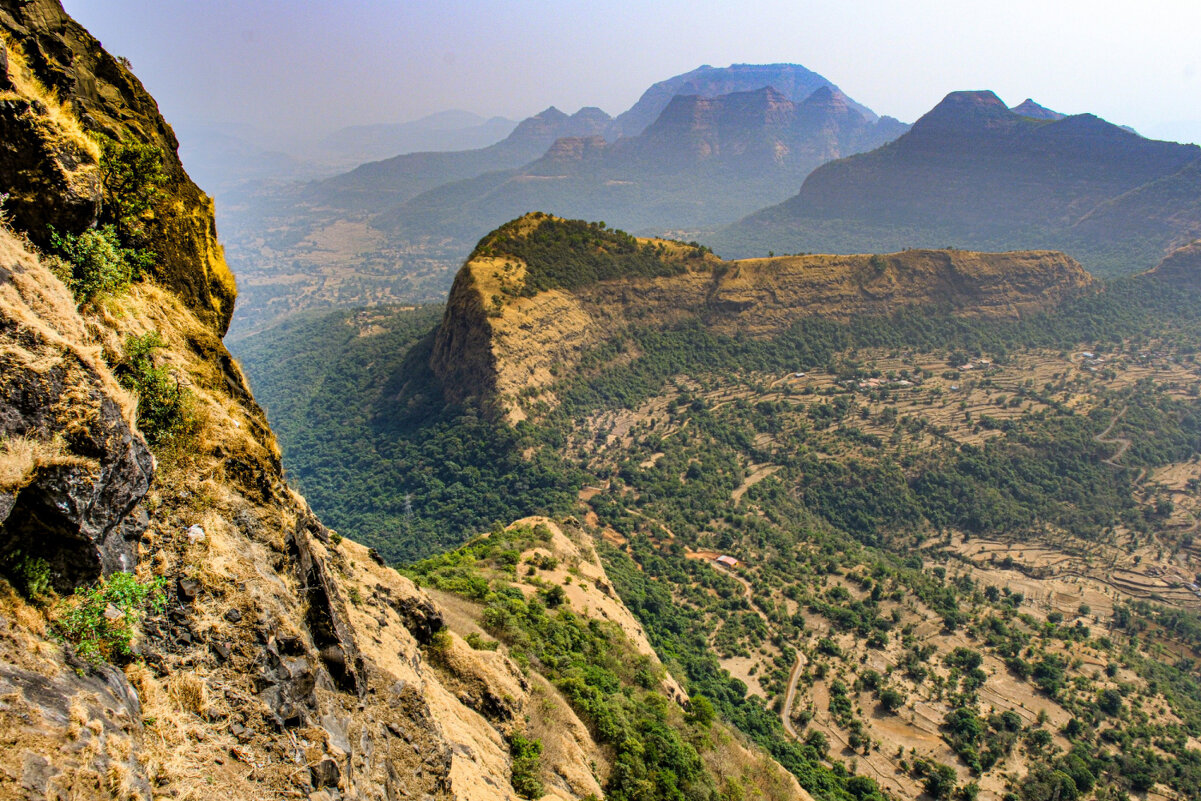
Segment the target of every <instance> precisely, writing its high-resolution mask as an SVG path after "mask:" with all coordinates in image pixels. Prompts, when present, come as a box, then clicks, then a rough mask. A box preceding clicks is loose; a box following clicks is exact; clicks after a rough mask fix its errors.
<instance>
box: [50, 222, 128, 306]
mask: <svg viewBox="0 0 1201 801" xmlns="http://www.w3.org/2000/svg"><path fill="white" fill-rule="evenodd" d="M50 245H51V247H53V248H54V250H55V252H56V255H57V256H58V257H59V264H58V266H57V267H56V268H55V270H54V272H55V274H56V275H58V277H59V278H60V279H61V280H62V282H63V283H64V284H66V285H67V287H68V288H69V289H70V290H71V292H72V294H74V295H75V300H76V301H77V302H79V303H87V302H88V301H89V300H91V299H92V298H94V297H96V296H98V295H110V294H114V293H117V292H121V291H123V290H124V289H125V288H126V287H128V286H129V285H130V283H132V282H133V281H134V280H136V279H137V278H138V277H140V276H141V274H142V270H143V269H144V268H145V267H146V266H147V256H146V254H144V253H142V252H139V251H134V250H130V249H129V248H124V247H122V246H121V240H120V237H119V236H118V235H117V230H116V228H114V227H113V226H112V225H104V226H101V227H100V228H89V229H88V230H86V231H84V232H83V233H81V234H78V235H77V234H63V235H61V236H60V235H59V233H58V232H57V231H55V230H54V229H53V228H51V229H50Z"/></svg>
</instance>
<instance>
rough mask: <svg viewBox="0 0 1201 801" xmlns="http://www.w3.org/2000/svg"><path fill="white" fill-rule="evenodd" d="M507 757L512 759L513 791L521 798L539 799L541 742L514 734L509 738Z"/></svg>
mask: <svg viewBox="0 0 1201 801" xmlns="http://www.w3.org/2000/svg"><path fill="white" fill-rule="evenodd" d="M509 755H510V756H511V757H512V759H513V774H512V778H511V779H510V781H511V782H512V784H513V789H514V790H515V791H516V792H517V794H518V795H519V796H521V797H522V798H541V797H542V777H541V773H542V742H541V741H540V740H537V739H528V738H526V737H522V736H521V735H520V734H517V733H514V734H513V736H512V737H510V738H509Z"/></svg>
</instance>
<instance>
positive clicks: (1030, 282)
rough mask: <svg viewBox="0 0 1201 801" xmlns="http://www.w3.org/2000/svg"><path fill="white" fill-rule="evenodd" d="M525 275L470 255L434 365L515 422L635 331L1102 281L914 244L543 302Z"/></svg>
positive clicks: (1031, 297) (940, 304)
mask: <svg viewBox="0 0 1201 801" xmlns="http://www.w3.org/2000/svg"><path fill="white" fill-rule="evenodd" d="M551 219H553V218H546V217H538V216H537V215H531V216H529V217H526V218H522V219H521V220H520V221H518V222H519V228H520V230H523V231H524V232H525V234H524V235H526V236H528V235H530V234H531V233H532V232H533V230H534V229H535V227H536V226H537V225H539V224H540V221H543V220H551ZM485 241H491V240H485ZM648 241H649V240H648ZM662 244H663V246H664V247H665V248H666V247H668V243H662ZM672 247H679V245H678V244H675V245H672ZM514 263H516V271H514V269H513V265H514ZM506 266H508V271H507V272H506ZM525 270H526V265H524V263H521V262H520V260H519V259H514V258H513V257H510V256H508V255H506V254H504V253H496V252H493V253H492V254H491V255H488V256H476V257H475V258H473V259H471V260H470V261H468V263H467V264H465V265H464V266H463V268H462V270H460V271H459V275H458V276H457V277H456V278H455V285H454V289H453V290H452V292H451V295H450V299H449V301H448V303H447V308H446V313H445V316H444V318H443V321H442V324H441V327H440V328H439V332H438V335H437V339H436V341H435V346H434V351H433V355H432V360H431V366H432V367H433V369H434V371H435V373H436V374H437V375H438V376H439V378H440V379H441V380H442V382H443V387H444V391H445V393H446V397H447V399H448V400H449V401H451V402H462V401H463V400H466V399H468V398H476V399H477V400H480V401H483V402H484V405H486V406H489V407H490V408H492V409H493V410H494V411H498V412H501V413H503V414H505V415H507V417H508V418H509V419H510V420H512V421H516V420H520V419H524V417H525V416H526V411H525V406H526V404H527V403H528V402H530V401H529V400H526V401H518V398H520V397H524V398H526V399H530V398H531V397H532V398H533V400H552V401H553V399H548V398H546V397H543V396H541V395H540V394H539V391H541V390H544V389H546V388H547V387H549V386H550V385H551V384H552V383H553V382H554V380H555V376H556V374H562V372H563V371H569V370H571V369H572V368H573V367H574V365H576V364H577V363H578V362H579V360H580V357H581V356H582V355H583V354H584V353H585V352H586V351H587V350H588V349H589V348H591V347H593V346H595V345H597V344H599V343H600V342H602V341H604V340H605V339H607V338H608V337H610V336H612V335H613V334H614V333H616V332H619V331H620V330H621V329H622V328H624V327H625V326H627V325H630V324H640V325H641V324H654V325H671V324H674V323H677V322H681V321H683V320H687V319H696V320H700V321H702V322H703V323H704V324H705V325H706V326H708V327H709V328H711V329H713V330H716V331H720V332H722V333H725V334H735V333H743V334H748V335H751V336H767V335H771V334H775V333H779V332H781V331H783V330H785V329H787V328H788V327H789V326H790V325H791V324H792V323H793V322H795V321H796V320H798V319H801V318H803V317H809V316H821V317H826V318H832V319H837V320H849V319H851V318H853V317H858V316H863V315H886V314H890V313H893V312H895V311H898V310H900V309H902V308H904V307H906V306H929V307H932V308H936V309H938V310H940V311H950V312H952V313H954V314H958V315H964V316H981V317H993V318H1017V317H1020V316H1022V315H1024V314H1029V313H1031V312H1036V311H1040V310H1044V309H1048V308H1051V307H1054V306H1055V305H1057V304H1059V303H1061V302H1063V301H1064V300H1066V299H1068V298H1070V297H1073V296H1075V295H1077V294H1079V293H1081V292H1085V291H1088V289H1089V287H1090V286H1091V285H1092V284H1093V279H1092V278H1091V277H1090V276H1089V275H1088V273H1086V272H1085V271H1084V269H1083V268H1082V267H1081V266H1080V265H1079V264H1078V263H1077V262H1076V261H1075V260H1073V259H1071V258H1069V257H1067V256H1065V255H1063V254H1062V253H1056V252H1051V251H1029V252H1011V253H974V252H970V251H961V250H912V251H905V252H902V253H893V254H889V255H879V256H868V255H855V256H822V255H813V256H782V257H776V258H766V259H747V260H743V261H732V262H723V261H721V260H720V259H717V258H715V257H708V258H707V259H705V260H703V261H701V262H697V263H695V264H693V265H692V266H690V267H689V269H687V270H684V271H682V272H680V273H678V274H676V275H671V276H667V277H659V278H637V277H631V278H624V279H619V280H610V281H600V282H596V283H592V284H589V285H586V286H583V287H580V288H578V289H574V290H571V291H567V290H564V289H551V290H548V291H544V292H539V293H536V294H532V295H524V294H521V293H518V294H514V293H513V292H512V291H509V292H506V291H505V286H506V282H508V283H509V285H510V286H511V285H512V284H514V283H516V284H520V282H521V281H523V280H524V275H525Z"/></svg>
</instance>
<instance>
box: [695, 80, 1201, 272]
mask: <svg viewBox="0 0 1201 801" xmlns="http://www.w3.org/2000/svg"><path fill="white" fill-rule="evenodd" d="M1019 108H1022V109H1023V111H1025V112H1027V113H1024V114H1020V113H1017V112H1016V111H1014V110H1011V109H1009V108H1007V107H1006V106H1005V104H1004V103H1003V102H1001V100H1000V98H998V97H997V96H996V95H995V94H994V93H993V92H989V91H970V92H952V93H951V94H949V95H947V96H946V98H944V99H943V100H942V101H941V102H940V103H939V104H938V105H937V106H935V107H934V108H933V109H931V110H930V111H929V112H928V113H926V114H925V115H924V116H923V117H922V118H921V119H919V120H918V121H917V122H915V123H914V124H913V127H912V129H911V130H910V131H909V132H908V133H906V134H905V135H904V136H902V137H900V138H899V139H897V140H896V141H895V142H892V143H890V144H888V145H885V146H884V147H881V148H879V149H877V150H874V151H872V152H870V153H862V154H859V155H856V156H852V157H851V158H846V159H842V160H840V161H834V162H831V163H828V164H825V165H823V166H822V167H820V168H818V169H816V170H814V172H813V173H812V174H811V175H810V176H809V177H808V178H807V179H806V180H805V183H804V184H803V185H802V187H801V191H800V193H799V194H797V195H796V196H795V197H793V198H791V199H789V200H788V201H786V202H784V203H783V204H781V205H779V206H777V207H774V208H770V209H766V210H764V211H762V212H759V213H757V214H754V215H752V216H751V217H749V218H747V219H745V220H743V221H741V222H740V223H738V224H736V225H734V226H731V227H730V228H729V229H727V230H726V231H725V232H723V233H722V234H720V235H719V236H718V237H716V238H715V241H714V242H713V243H712V244H713V245H714V246H715V247H718V248H720V249H721V250H722V251H723V252H726V253H729V254H731V255H749V254H757V253H763V252H765V251H766V250H768V249H774V250H780V251H795V250H805V251H832V252H862V251H878V250H896V249H899V248H904V247H930V246H940V245H947V244H952V245H956V246H963V247H970V248H982V249H989V250H1007V249H1013V248H1022V247H1034V246H1036V247H1040V248H1051V249H1057V250H1065V251H1067V252H1069V253H1071V254H1073V255H1075V256H1077V257H1078V258H1080V259H1081V260H1082V261H1083V262H1084V263H1085V264H1086V266H1089V267H1090V268H1091V269H1095V270H1099V271H1102V272H1106V271H1108V272H1110V273H1114V272H1135V271H1137V270H1138V269H1139V268H1140V267H1142V268H1146V267H1148V266H1150V265H1153V264H1154V263H1156V262H1157V261H1158V260H1159V259H1160V258H1161V257H1162V256H1163V254H1164V253H1165V252H1166V251H1167V249H1169V248H1170V247H1172V246H1175V245H1179V244H1183V243H1184V242H1186V241H1189V240H1190V239H1191V238H1193V236H1194V235H1192V234H1190V232H1192V231H1194V230H1195V229H1196V227H1197V224H1198V223H1199V222H1201V219H1197V218H1196V209H1195V204H1190V203H1187V202H1186V203H1184V204H1183V205H1181V203H1180V202H1179V199H1180V198H1182V197H1184V198H1186V197H1187V196H1188V194H1187V189H1186V187H1188V186H1191V185H1192V184H1193V183H1195V173H1196V170H1195V169H1194V168H1193V167H1192V166H1191V165H1193V164H1195V163H1196V162H1197V160H1198V158H1201V148H1198V147H1197V146H1195V145H1182V144H1177V143H1175V142H1160V141H1155V140H1150V139H1144V138H1143V137H1141V136H1139V135H1137V134H1135V133H1133V132H1131V131H1128V130H1126V129H1124V128H1121V127H1119V126H1117V125H1113V124H1111V123H1109V122H1106V121H1105V120H1103V119H1101V118H1099V117H1096V116H1094V115H1092V114H1077V115H1074V116H1070V117H1064V116H1062V115H1055V114H1054V113H1053V112H1047V111H1046V110H1045V109H1043V110H1042V111H1039V110H1038V109H1039V108H1041V107H1038V108H1034V107H1033V104H1030V103H1027V104H1023V106H1020V107H1019ZM1128 193H1136V194H1128ZM1182 193H1183V194H1182ZM1173 198H1176V199H1175V200H1173ZM1114 204H1118V205H1120V206H1121V207H1122V208H1124V209H1126V210H1127V212H1128V213H1126V214H1125V215H1124V216H1123V219H1122V220H1121V225H1120V226H1114V225H1112V224H1111V225H1108V226H1100V225H1096V224H1094V223H1092V222H1090V220H1092V219H1094V218H1101V217H1105V218H1112V216H1113V215H1112V214H1106V210H1107V209H1110V208H1112V207H1114Z"/></svg>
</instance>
